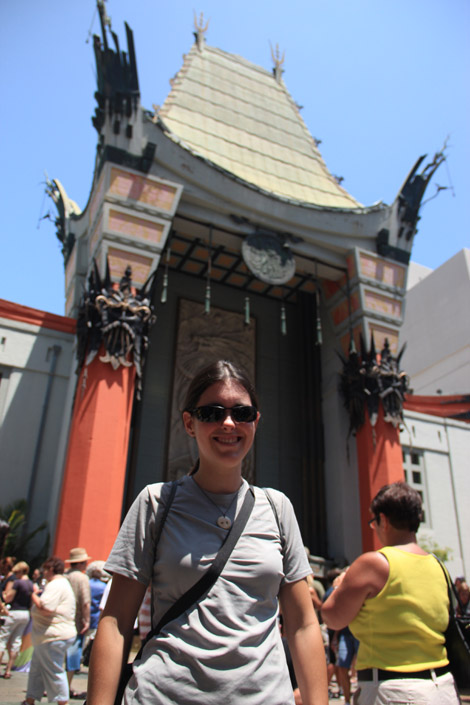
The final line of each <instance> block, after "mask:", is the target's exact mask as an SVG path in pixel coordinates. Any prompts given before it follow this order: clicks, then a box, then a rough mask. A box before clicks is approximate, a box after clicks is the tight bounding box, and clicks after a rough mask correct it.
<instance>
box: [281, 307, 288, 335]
mask: <svg viewBox="0 0 470 705" xmlns="http://www.w3.org/2000/svg"><path fill="white" fill-rule="evenodd" d="M281 335H287V318H286V307H285V305H284V302H282V306H281Z"/></svg>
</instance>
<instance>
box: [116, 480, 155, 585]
mask: <svg viewBox="0 0 470 705" xmlns="http://www.w3.org/2000/svg"><path fill="white" fill-rule="evenodd" d="M163 487H164V483H161V482H159V483H156V484H154V485H148V486H147V487H145V488H144V489H143V490H142V491H141V492H140V494H139V495H138V496H137V498H136V499H135V501H134V503H133V504H132V506H131V508H130V509H129V511H128V513H127V515H126V517H125V519H124V522H123V524H122V526H121V529H120V531H119V534H118V536H117V538H116V541H115V543H114V546H113V548H112V550H111V553H110V555H109V558H108V560H107V561H106V564H105V566H104V568H105V570H107V571H108V572H109V573H113V574H114V573H117V574H118V575H123V576H124V577H126V578H131V579H133V580H138V581H139V582H140V583H143V584H144V585H148V584H149V582H150V581H151V577H152V571H153V564H154V558H155V555H154V554H155V525H156V517H157V512H159V510H161V509H162V508H163V504H162V501H161V499H160V498H161V496H162V488H163ZM163 494H164V493H163Z"/></svg>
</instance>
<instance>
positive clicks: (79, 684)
mask: <svg viewBox="0 0 470 705" xmlns="http://www.w3.org/2000/svg"><path fill="white" fill-rule="evenodd" d="M27 682H28V674H27V673H15V672H14V673H13V675H12V677H11V678H10V680H4V679H3V678H0V703H1V705H19V703H22V702H23V700H24V699H25V697H26V684H27ZM86 687H87V669H86V668H83V670H82V672H81V673H80V674H77V675H75V676H74V679H73V688H74V690H75V691H77V692H79V693H80V692H83V693H84V692H85V691H86ZM42 702H43V703H44V702H45V698H43V700H42ZM83 702H84V698H83V699H80V700H71V701H70V703H71V705H73V703H77V705H83ZM463 702H465V703H470V695H467V696H464V697H463ZM343 703H344V698H342V697H340V698H332V699H331V700H330V705H343ZM175 705H178V704H177V703H175Z"/></svg>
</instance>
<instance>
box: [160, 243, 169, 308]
mask: <svg viewBox="0 0 470 705" xmlns="http://www.w3.org/2000/svg"><path fill="white" fill-rule="evenodd" d="M170 256H171V247H168V248H167V251H166V259H165V271H164V272H163V287H162V295H161V297H160V303H162V304H166V302H167V298H168V267H169V264H170Z"/></svg>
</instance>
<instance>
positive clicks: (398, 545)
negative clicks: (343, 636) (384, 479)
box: [322, 482, 460, 705]
mask: <svg viewBox="0 0 470 705" xmlns="http://www.w3.org/2000/svg"><path fill="white" fill-rule="evenodd" d="M370 509H371V513H372V518H371V520H370V521H369V524H370V526H371V527H373V529H374V531H375V532H376V533H377V536H378V538H379V540H380V543H381V544H382V545H383V546H384V548H381V549H380V550H379V551H372V552H369V553H364V554H363V555H362V556H360V557H359V558H357V560H355V561H354V563H352V565H351V566H350V567H349V568H348V570H347V571H345V572H344V573H341V575H340V576H338V578H336V580H335V581H334V583H333V586H334V588H335V589H334V590H333V592H332V593H331V594H330V596H329V597H328V599H327V600H326V601H325V603H324V604H323V608H322V615H323V619H324V621H325V622H326V624H327V625H328V627H330V628H332V629H342V628H343V627H345V626H348V625H349V628H350V630H351V632H352V633H353V634H354V636H355V637H356V638H357V639H358V640H359V651H358V655H357V662H356V670H357V679H358V689H357V691H356V693H355V694H354V697H353V701H352V702H353V703H354V705H383V704H385V703H419V705H458V703H459V702H460V701H459V696H458V694H457V691H456V688H455V684H454V679H453V676H452V674H451V672H450V669H449V660H448V658H447V652H446V648H445V637H444V632H445V630H446V628H447V624H448V621H449V600H448V593H447V582H446V579H445V576H444V572H443V570H442V568H441V566H440V565H439V563H438V561H437V560H436V558H435V557H434V556H432V555H431V554H429V553H426V551H424V550H423V549H422V548H421V547H420V546H419V545H418V543H417V541H416V532H417V530H418V527H419V524H420V522H421V521H422V517H423V511H422V506H421V497H420V495H419V493H418V492H417V491H416V490H415V489H413V488H412V487H410V486H409V485H407V484H406V483H405V482H395V483H393V484H391V485H385V486H384V487H382V488H381V489H380V490H379V492H378V493H377V495H376V496H375V497H374V499H373V500H372V503H371V506H370Z"/></svg>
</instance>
